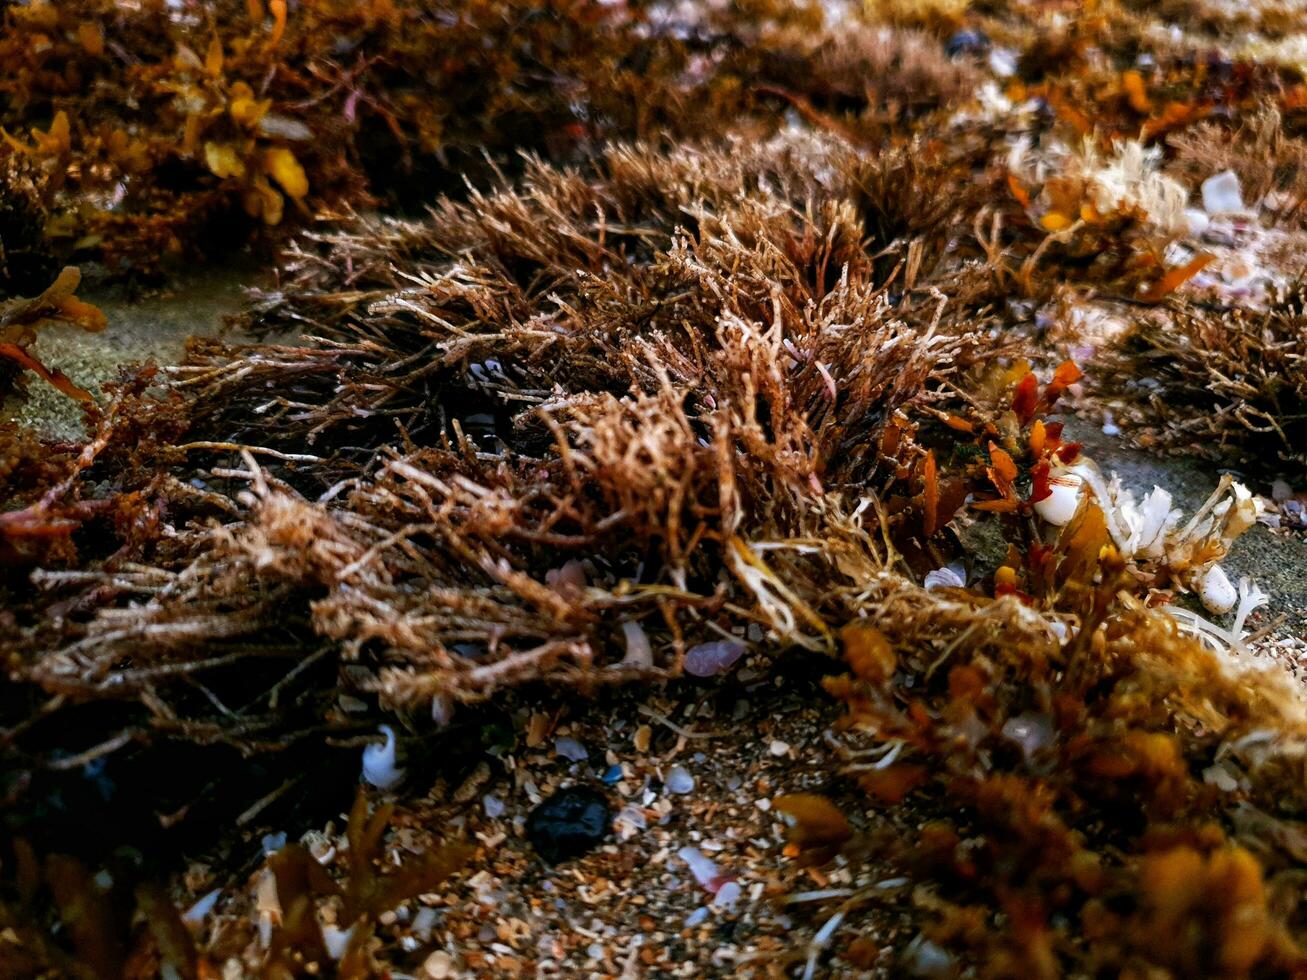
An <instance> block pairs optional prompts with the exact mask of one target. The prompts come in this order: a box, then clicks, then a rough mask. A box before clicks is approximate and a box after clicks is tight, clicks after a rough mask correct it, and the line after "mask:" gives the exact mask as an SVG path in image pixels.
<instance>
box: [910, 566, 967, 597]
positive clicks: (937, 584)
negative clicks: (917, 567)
mask: <svg viewBox="0 0 1307 980" xmlns="http://www.w3.org/2000/svg"><path fill="white" fill-rule="evenodd" d="M921 585H922V588H924V589H925V590H926V591H927V592H933V591H935V590H936V589H964V588H966V586H967V569H966V566H965V565H963V563H962V562H960V561H955V562H950V563H949V564H947V565H944V566H942V567H940V568H933V569H931V570H930V571H929V572H927V573H926V577H925V578H924V579H922V580H921Z"/></svg>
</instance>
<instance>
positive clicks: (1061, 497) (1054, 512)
mask: <svg viewBox="0 0 1307 980" xmlns="http://www.w3.org/2000/svg"><path fill="white" fill-rule="evenodd" d="M1084 482H1085V481H1084V480H1083V479H1082V478H1081V477H1079V476H1077V475H1076V474H1074V473H1059V474H1058V475H1057V476H1054V477H1050V478H1049V481H1048V489H1049V494H1048V496H1047V497H1045V498H1044V499H1043V500H1039V501H1036V503H1035V513H1036V514H1038V515H1039V516H1040V517H1041V518H1043V519H1044V520H1045V521H1047V522H1048V523H1049V524H1052V525H1053V526H1054V527H1063V526H1065V525H1067V524H1070V523H1071V518H1073V517H1075V516H1076V511H1077V510H1078V509H1079V507H1080V488H1081V487H1082V486H1083V485H1084Z"/></svg>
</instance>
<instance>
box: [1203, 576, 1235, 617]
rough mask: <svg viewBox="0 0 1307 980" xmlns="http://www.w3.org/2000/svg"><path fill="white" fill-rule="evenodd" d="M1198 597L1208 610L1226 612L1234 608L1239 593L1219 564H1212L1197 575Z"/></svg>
mask: <svg viewBox="0 0 1307 980" xmlns="http://www.w3.org/2000/svg"><path fill="white" fill-rule="evenodd" d="M1198 598H1199V599H1201V600H1202V601H1203V605H1204V606H1206V607H1207V611H1208V612H1213V613H1227V612H1229V611H1230V610H1231V609H1233V608H1234V604H1235V602H1237V601H1238V598H1239V594H1238V593H1237V592H1236V591H1235V588H1234V584H1233V583H1232V582H1231V581H1230V577H1229V576H1228V575H1226V574H1225V569H1223V568H1222V567H1221V566H1220V565H1212V566H1211V567H1210V568H1208V569H1207V571H1205V572H1203V573H1202V574H1201V575H1200V576H1199V577H1198Z"/></svg>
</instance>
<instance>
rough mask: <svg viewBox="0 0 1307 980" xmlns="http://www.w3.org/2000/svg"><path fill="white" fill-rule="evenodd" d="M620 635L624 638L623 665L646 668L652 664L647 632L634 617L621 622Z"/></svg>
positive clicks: (651, 650) (651, 651) (651, 652)
mask: <svg viewBox="0 0 1307 980" xmlns="http://www.w3.org/2000/svg"><path fill="white" fill-rule="evenodd" d="M622 635H623V636H624V637H625V638H626V656H625V657H623V658H622V666H623V667H638V668H640V669H641V670H648V669H649V668H650V667H652V666H653V649H652V648H651V647H650V646H649V634H648V633H646V632H645V631H644V627H643V626H641V625H640V624H639V623H638V622H636V621H635V620H634V619H628V620H627V621H626V622H624V623H623V624H622Z"/></svg>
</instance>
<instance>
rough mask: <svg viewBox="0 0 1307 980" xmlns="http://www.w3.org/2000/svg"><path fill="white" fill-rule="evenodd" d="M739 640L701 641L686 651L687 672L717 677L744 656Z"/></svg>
mask: <svg viewBox="0 0 1307 980" xmlns="http://www.w3.org/2000/svg"><path fill="white" fill-rule="evenodd" d="M744 650H745V646H744V644H743V643H741V642H740V641H739V640H716V641H713V642H711V643H700V644H697V645H696V646H692V647H690V649H688V650H686V651H685V672H686V673H687V674H691V675H693V676H694V677H716V676H717V675H718V674H724V673H725V672H726V671H728V670H730V669H731V668H732V667H734V666H735V663H736V661H738V660H739V659H740V658H741V657H742V656H744Z"/></svg>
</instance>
